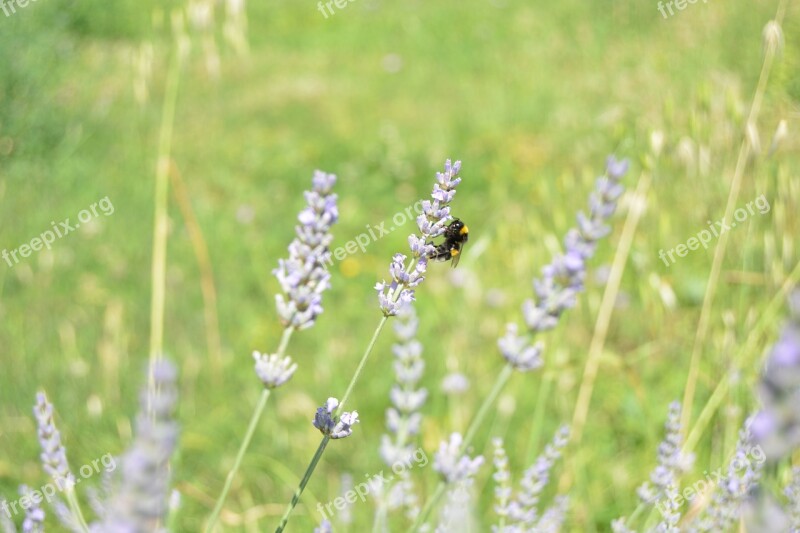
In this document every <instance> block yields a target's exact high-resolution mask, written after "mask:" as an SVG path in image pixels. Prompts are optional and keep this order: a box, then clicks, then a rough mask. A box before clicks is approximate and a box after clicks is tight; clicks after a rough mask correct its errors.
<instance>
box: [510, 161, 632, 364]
mask: <svg viewBox="0 0 800 533" xmlns="http://www.w3.org/2000/svg"><path fill="white" fill-rule="evenodd" d="M627 170H628V161H627V160H622V161H617V160H616V159H615V158H614V157H613V156H610V157H609V158H608V161H607V163H606V174H605V176H601V177H599V178H597V182H596V184H595V190H594V191H593V192H592V194H591V196H590V197H589V213H588V214H584V213H583V212H580V213H578V216H577V226H576V227H574V228H572V229H571V230H569V231H568V232H567V234H566V236H565V237H564V249H565V253H564V254H563V255H559V256H556V257H555V258H554V259H553V261H552V262H551V263H550V264H549V265H547V266H545V267H544V268H542V275H541V277H540V278H536V279H534V280H533V289H534V294H535V298H533V299H529V300H526V301H525V302H524V303H523V304H522V315H523V316H524V317H525V323H526V325H527V326H528V332H527V334H521V333H519V332H518V328H517V326H516V325H515V324H509V325H508V326H507V328H506V334H505V335H504V336H503V337H501V338H500V340H499V341H498V346H499V348H500V352H501V353H502V355H503V357H504V358H505V359H506V361H508V363H509V364H510V365H511V366H512V367H514V369H516V370H518V371H520V372H528V371H530V370H534V369H536V368H539V367H540V366H541V365H542V360H541V352H542V349H543V347H542V345H541V344H539V343H534V342H532V339H531V337H532V336H535V335H536V334H538V333H541V332H543V331H548V330H551V329H553V328H554V327H556V324H558V320H559V318H560V317H561V315H562V314H563V313H564V311H566V310H567V309H570V308H572V307H575V303H576V301H577V295H578V293H580V292H582V291H583V288H584V287H583V281H584V278H585V277H586V262H587V261H588V260H589V258H591V257H592V255H594V252H595V249H596V247H597V241H598V240H599V239H601V238H602V237H604V236H606V235H607V234H608V233H609V232H610V228H609V227H608V225H607V224H606V221H607V220H608V219H609V218H610V217H611V215H613V214H614V211H615V210H616V208H617V202H618V201H619V198H620V197H621V196H622V193H623V192H624V190H625V189H624V187H623V186H622V184H620V183H619V181H620V179H621V178H622V176H623V175H624V174H625V172H627Z"/></svg>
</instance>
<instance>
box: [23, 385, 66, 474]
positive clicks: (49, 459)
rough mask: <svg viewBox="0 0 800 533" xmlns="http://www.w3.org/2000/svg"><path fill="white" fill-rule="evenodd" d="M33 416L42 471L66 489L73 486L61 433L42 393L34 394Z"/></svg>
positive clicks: (50, 407) (51, 406)
mask: <svg viewBox="0 0 800 533" xmlns="http://www.w3.org/2000/svg"><path fill="white" fill-rule="evenodd" d="M33 414H34V416H35V417H36V426H37V428H38V429H37V432H38V435H39V444H40V445H41V447H42V453H41V455H40V456H39V457H40V458H41V460H42V467H43V468H44V471H45V472H46V473H47V474H48V475H49V476H51V477H52V478H53V479H54V480H55V481H56V482H57V483H59V484H61V483H64V485H65V486H67V487H72V486H74V485H75V476H73V475H72V472H70V469H69V463H68V462H67V450H66V448H64V446H63V444H61V433H59V431H58V429H56V425H55V422H54V421H53V405H52V404H51V403H50V402H48V401H47V396H46V395H45V394H44V393H43V392H39V393H37V394H36V406H35V407H34V409H33Z"/></svg>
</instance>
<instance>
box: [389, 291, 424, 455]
mask: <svg viewBox="0 0 800 533" xmlns="http://www.w3.org/2000/svg"><path fill="white" fill-rule="evenodd" d="M418 326H419V319H417V316H416V313H415V312H414V306H411V305H408V306H405V307H403V309H402V310H400V313H399V314H398V316H397V321H396V322H395V323H394V331H395V335H396V336H397V339H398V342H397V343H396V344H394V345H393V346H392V352H394V356H395V362H394V373H395V377H396V379H397V384H396V385H394V387H392V391H391V393H390V397H391V400H392V405H393V407H390V408H389V409H387V410H386V426H387V427H388V429H389V432H390V433H391V435H388V434H384V435H383V436H382V437H381V447H380V454H381V458H382V459H383V461H384V462H385V463H386V465H387V466H392V465H394V464H397V463H400V462H407V461H409V460H410V458H411V455H412V454H413V453H414V449H415V446H414V445H413V440H412V439H413V437H414V436H416V435H417V434H418V433H419V430H420V426H421V425H422V415H421V414H420V413H419V409H420V408H421V407H422V405H423V404H424V403H425V400H426V398H427V395H428V391H427V390H426V389H425V388H420V389H418V388H417V384H418V383H419V380H420V379H421V378H422V372H423V371H424V369H425V361H424V359H422V344H420V342H419V341H418V340H417V339H416V338H415V337H416V334H417V327H418Z"/></svg>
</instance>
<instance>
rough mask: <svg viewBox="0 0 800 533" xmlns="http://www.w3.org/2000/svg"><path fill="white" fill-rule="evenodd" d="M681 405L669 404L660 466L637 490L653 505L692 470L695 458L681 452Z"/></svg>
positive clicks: (660, 453)
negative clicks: (681, 477)
mask: <svg viewBox="0 0 800 533" xmlns="http://www.w3.org/2000/svg"><path fill="white" fill-rule="evenodd" d="M680 418H681V404H680V402H672V403H671V404H669V413H668V414H667V421H666V422H665V423H664V430H665V433H666V435H665V436H664V440H663V441H661V443H660V444H659V445H658V464H657V465H656V467H655V469H654V470H653V472H652V473H651V474H650V482H645V483H643V484H642V485H641V486H640V487H639V489H638V490H637V494H638V495H639V499H641V500H642V502H644V503H653V502H655V501H656V500H658V499H659V498H661V497H662V496H665V495H666V493H667V489H668V488H669V487H677V486H678V478H679V477H680V475H681V474H682V473H683V472H686V471H687V470H689V469H690V468H691V465H692V462H693V461H694V456H692V455H684V454H683V453H682V452H681V440H682V439H681V424H680Z"/></svg>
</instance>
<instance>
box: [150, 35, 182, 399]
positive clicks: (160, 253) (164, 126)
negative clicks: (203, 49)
mask: <svg viewBox="0 0 800 533" xmlns="http://www.w3.org/2000/svg"><path fill="white" fill-rule="evenodd" d="M181 57H182V56H181V53H180V51H179V50H177V45H176V50H174V51H173V55H172V61H171V62H170V68H169V71H168V73H167V85H166V88H165V90H164V101H163V103H162V111H161V125H160V127H159V132H158V156H157V161H156V183H155V185H156V188H155V209H154V220H153V258H152V263H151V276H152V283H153V286H152V288H151V296H150V363H151V364H150V366H151V368H152V366H153V365H152V363H153V362H154V361H155V360H156V359H157V358H159V357H161V352H162V345H163V342H164V297H165V288H164V287H165V284H166V269H167V234H168V229H169V228H168V225H169V221H168V218H167V198H168V196H167V191H168V185H169V179H168V178H169V162H170V154H171V153H172V132H173V127H174V125H175V108H176V107H177V101H178V87H179V82H180V72H181V63H182V59H181ZM150 385H151V386H152V385H153V379H152V375H151V376H150Z"/></svg>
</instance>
